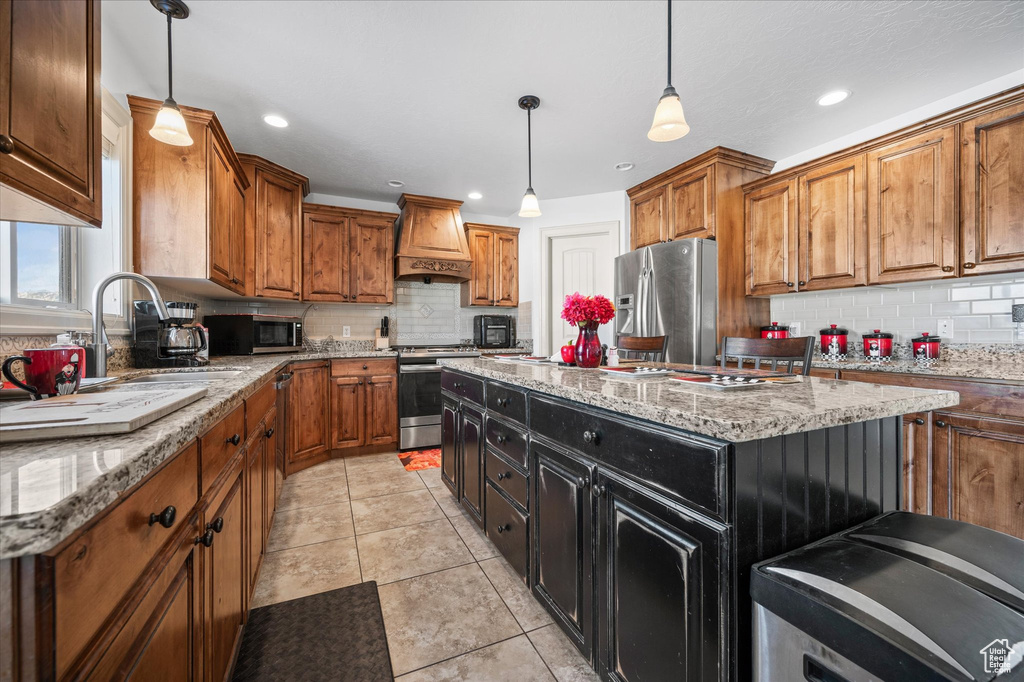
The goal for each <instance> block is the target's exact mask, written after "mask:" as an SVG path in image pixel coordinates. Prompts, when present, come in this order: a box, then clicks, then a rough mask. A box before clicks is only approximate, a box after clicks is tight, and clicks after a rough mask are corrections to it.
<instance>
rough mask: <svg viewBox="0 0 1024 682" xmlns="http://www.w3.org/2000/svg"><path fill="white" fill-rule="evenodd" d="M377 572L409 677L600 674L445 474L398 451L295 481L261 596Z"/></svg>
mask: <svg viewBox="0 0 1024 682" xmlns="http://www.w3.org/2000/svg"><path fill="white" fill-rule="evenodd" d="M365 580H376V581H377V585H378V590H379V592H380V601H381V610H382V611H383V613H384V627H385V630H386V631H387V637H388V647H389V649H390V650H391V665H392V667H393V668H394V673H395V676H396V679H397V680H399V682H426V681H428V680H452V681H455V680H458V681H470V680H473V681H476V680H487V681H488V682H501V681H503V680H508V681H510V682H511V681H515V682H533V681H535V680H536V681H538V682H540V681H548V682H550V681H552V680H557V681H558V682H588V681H591V680H597V679H598V677H597V674H596V673H594V672H593V670H591V669H590V666H589V665H588V664H587V662H586V661H585V660H584V659H583V657H582V656H580V655H579V653H578V652H577V651H576V649H575V648H574V647H573V646H572V644H570V643H569V640H568V639H566V638H565V636H564V635H563V634H562V632H561V631H560V630H559V629H558V626H556V625H554V624H553V623H552V621H551V618H550V616H548V614H547V612H546V611H545V610H544V609H543V608H542V607H541V606H540V604H538V603H537V601H536V600H534V598H533V597H532V596H531V595H530V592H529V590H527V588H526V586H525V585H524V584H523V582H522V581H521V580H520V579H519V576H517V575H516V574H515V572H514V571H513V570H512V568H511V567H510V566H509V565H508V564H507V563H506V562H505V560H504V559H503V558H502V557H501V555H500V554H498V552H497V550H496V549H495V548H494V546H493V545H492V544H491V543H490V541H489V540H487V538H486V537H484V535H483V533H482V532H481V531H480V530H479V528H478V527H477V526H476V525H475V524H474V523H473V522H472V521H470V520H469V518H468V517H467V516H465V515H463V513H462V510H461V507H460V506H459V505H458V504H456V503H455V499H454V498H453V497H452V496H451V494H450V493H449V492H448V489H447V488H445V487H444V484H443V483H442V482H441V477H440V469H428V470H426V471H421V472H410V471H406V470H405V468H404V467H403V466H402V464H401V462H399V461H398V457H397V456H396V455H395V454H394V453H387V454H381V455H367V456H365V457H357V458H349V459H345V460H333V461H331V462H326V463H324V464H320V465H318V466H316V467H313V468H311V469H306V470H305V471H302V472H300V473H298V474H295V475H294V476H290V477H289V478H288V480H287V481H285V484H284V490H283V492H282V493H281V502H280V505H279V507H278V511H277V514H276V516H275V518H274V527H273V529H272V530H271V534H270V540H269V547H268V552H267V555H266V557H265V558H264V560H263V568H262V570H261V573H260V577H259V582H258V584H257V585H256V594H255V595H254V596H253V604H252V606H253V607H254V608H255V607H259V606H266V605H267V604H274V603H277V602H281V601H287V600H289V599H296V598H298V597H304V596H307V595H310V594H316V593H317V592H325V591H327V590H333V589H337V588H339V587H345V586H347V585H353V584H356V583H358V582H362V581H365Z"/></svg>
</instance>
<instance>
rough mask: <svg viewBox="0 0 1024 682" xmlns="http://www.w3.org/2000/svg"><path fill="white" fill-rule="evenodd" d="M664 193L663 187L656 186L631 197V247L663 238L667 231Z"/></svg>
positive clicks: (644, 244) (654, 242)
mask: <svg viewBox="0 0 1024 682" xmlns="http://www.w3.org/2000/svg"><path fill="white" fill-rule="evenodd" d="M666 193H667V192H666V188H665V187H658V188H656V189H653V190H650V191H647V192H644V193H643V194H640V195H637V196H636V197H633V198H632V201H631V208H630V214H631V215H630V221H629V230H630V240H631V241H632V248H633V249H639V248H640V247H642V246H650V245H651V244H657V243H658V242H660V241H663V240H664V239H665V237H666V232H667V231H668V228H667V226H666V225H665V221H666V220H667V219H668V211H667V210H666V207H665V195H666Z"/></svg>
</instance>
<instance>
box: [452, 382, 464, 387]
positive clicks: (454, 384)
mask: <svg viewBox="0 0 1024 682" xmlns="http://www.w3.org/2000/svg"><path fill="white" fill-rule="evenodd" d="M452 388H462V384H460V383H459V382H457V381H456V382H454V383H453V384H452Z"/></svg>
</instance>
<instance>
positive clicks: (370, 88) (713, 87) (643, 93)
mask: <svg viewBox="0 0 1024 682" xmlns="http://www.w3.org/2000/svg"><path fill="white" fill-rule="evenodd" d="M189 6H190V8H191V10H192V16H191V17H189V18H188V19H187V20H185V21H175V23H174V47H175V63H174V67H175V68H174V75H175V90H174V94H175V99H177V101H178V102H179V103H181V104H186V105H190V106H197V107H202V108H207V109H213V110H214V111H216V112H217V115H218V117H219V118H220V119H221V122H222V123H223V124H224V127H225V129H226V130H227V132H228V135H229V137H230V138H231V141H232V143H233V144H234V145H235V147H236V149H238V150H239V151H245V152H251V153H256V154H260V155H262V156H265V157H268V158H270V159H272V160H274V161H276V162H278V163H280V164H283V165H285V166H287V167H290V168H293V169H295V170H297V171H299V172H301V173H304V174H306V175H308V176H309V177H310V180H311V185H312V188H313V191H314V192H319V193H327V194H339V195H345V196H352V197H359V198H364V199H375V200H382V201H394V200H395V199H396V198H397V196H398V195H399V194H400V192H401V191H407V192H411V193H415V194H428V195H436V196H443V197H449V198H456V199H466V194H467V193H468V192H470V191H473V190H477V191H480V192H482V193H483V195H484V196H483V199H481V200H478V201H472V200H467V203H466V206H464V209H466V210H468V211H472V212H474V213H485V214H493V215H508V214H511V213H512V212H514V211H515V210H516V209H517V208H518V205H519V201H520V199H521V197H522V194H523V190H524V189H525V187H526V120H525V119H526V114H525V112H523V111H522V110H520V109H519V108H518V106H517V105H516V101H517V99H518V98H519V96H520V95H523V94H536V95H538V96H539V97H540V98H541V106H540V109H538V110H537V111H536V112H535V113H534V118H533V123H534V126H533V132H534V155H533V159H534V179H533V185H534V188H535V189H536V191H537V195H538V196H539V197H540V199H541V204H542V207H543V202H544V200H545V199H550V198H558V197H566V196H576V195H582V194H591V193H596V192H604V191H610V190H617V189H624V188H627V187H630V186H632V185H634V184H636V183H638V182H640V181H642V180H644V179H646V178H649V177H651V176H653V175H655V174H657V173H659V172H661V171H663V170H665V169H667V168H670V167H672V166H674V165H676V164H678V163H680V162H681V161H684V160H686V159H688V158H690V157H692V156H695V155H696V154H699V153H701V152H703V151H705V150H706V149H708V148H710V147H713V146H715V145H725V146H728V147H734V148H736V149H739V150H742V151H746V152H749V153H752V154H757V155H760V156H765V157H768V158H771V159H781V158H784V157H786V156H789V155H791V154H794V153H797V152H799V151H801V150H804V149H808V148H810V147H813V146H815V145H817V144H821V143H823V142H826V141H828V140H831V139H834V138H836V137H839V136H841V135H843V134H846V133H849V132H852V131H854V130H858V129H860V128H863V127H865V126H867V125H869V124H871V123H875V122H877V121H880V120H883V119H886V118H889V117H892V116H895V115H898V114H900V113H902V112H905V111H908V110H910V109H913V108H916V107H918V106H922V105H924V104H927V103H930V102H933V101H935V100H937V99H940V98H942V97H945V96H947V95H950V94H952V93H956V92H959V91H961V90H964V89H966V88H969V87H971V86H974V85H977V84H979V83H982V82H985V81H988V80H991V79H993V78H997V77H999V76H1003V75H1006V74H1008V73H1010V72H1013V71H1016V70H1018V69H1021V68H1022V67H1024V2H1019V1H1013V0H1006V1H998V2H977V1H975V2H963V1H957V2H937V1H935V2H933V1H917V2H891V1H888V0H881V1H867V2H847V1H844V2H840V1H817V2H807V1H795V2H793V1H773V2H676V3H675V4H674V5H673V20H674V23H675V29H674V32H673V47H674V57H673V83H674V85H675V86H676V89H677V90H679V92H680V94H681V95H682V99H683V106H684V108H685V110H686V117H687V120H688V121H689V123H690V126H691V128H692V132H691V133H690V134H689V135H688V136H687V137H685V138H683V139H682V140H679V141H676V142H670V143H656V142H650V141H648V140H647V137H646V133H647V128H648V127H649V126H650V122H651V118H652V116H653V113H654V107H655V105H656V103H657V100H658V97H659V96H660V94H661V91H662V89H663V88H664V87H665V3H664V2H661V1H655V2H644V1H639V0H631V1H627V2H611V1H608V2H512V1H503V2H499V1H490V2H423V1H419V2H351V1H350V2H312V1H295V0H292V1H288V2H285V1H278V2H266V1H264V2H249V3H245V2H241V1H239V0H229V1H224V0H193V1H191V2H189ZM102 13H103V82H104V85H105V86H106V87H107V88H108V89H109V90H110V91H111V92H112V93H114V94H115V95H123V94H125V93H132V94H138V95H144V96H149V97H154V98H160V99H162V98H164V97H165V96H166V88H167V84H166V68H167V67H166V45H165V35H166V25H165V23H164V21H165V20H164V17H163V16H162V15H160V14H159V13H158V12H157V11H156V10H155V9H153V7H152V6H151V5H150V3H149V2H146V1H145V0H134V1H131V2H125V1H123V0H105V1H104V3H103V8H102ZM835 88H846V89H848V90H850V91H852V93H853V95H852V96H851V97H850V98H849V99H848V100H847V101H846V102H844V103H842V104H840V105H837V106H834V107H830V108H823V107H819V106H818V105H817V104H815V99H816V98H817V97H818V96H819V95H821V94H822V93H824V92H826V91H828V90H832V89H835ZM266 113H276V114H280V115H282V116H284V117H285V118H287V119H288V121H289V122H290V124H291V125H290V127H288V128H286V129H275V128H270V127H269V126H267V125H266V124H264V123H263V122H262V116H263V115H264V114H266ZM620 161H631V162H633V163H635V164H636V169H635V170H633V171H631V172H627V173H622V172H618V171H615V170H613V168H612V166H613V165H614V164H616V163H618V162H620ZM391 179H397V180H402V181H404V182H405V183H406V185H405V187H404V189H403V190H394V189H392V188H390V187H388V186H387V184H386V182H387V181H388V180H391Z"/></svg>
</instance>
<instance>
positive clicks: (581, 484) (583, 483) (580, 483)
mask: <svg viewBox="0 0 1024 682" xmlns="http://www.w3.org/2000/svg"><path fill="white" fill-rule="evenodd" d="M588 485H590V481H588V480H587V479H586V477H584V476H578V477H577V478H576V487H577V488H579V489H580V490H582V489H584V488H586V487H587V486H588Z"/></svg>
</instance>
